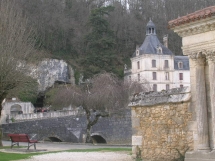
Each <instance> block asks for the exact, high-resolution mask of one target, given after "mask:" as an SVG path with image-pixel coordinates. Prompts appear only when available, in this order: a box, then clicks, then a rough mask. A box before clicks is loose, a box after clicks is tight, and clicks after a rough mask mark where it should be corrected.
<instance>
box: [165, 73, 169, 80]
mask: <svg viewBox="0 0 215 161" xmlns="http://www.w3.org/2000/svg"><path fill="white" fill-rule="evenodd" d="M165 80H169V72H166V73H165Z"/></svg>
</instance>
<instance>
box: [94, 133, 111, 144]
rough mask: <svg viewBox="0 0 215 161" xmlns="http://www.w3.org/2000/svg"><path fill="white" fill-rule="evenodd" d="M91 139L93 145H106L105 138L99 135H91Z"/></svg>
mask: <svg viewBox="0 0 215 161" xmlns="http://www.w3.org/2000/svg"><path fill="white" fill-rule="evenodd" d="M91 137H92V140H93V143H94V144H97V143H99V144H107V141H106V139H105V137H104V136H103V135H102V134H100V133H92V134H91Z"/></svg>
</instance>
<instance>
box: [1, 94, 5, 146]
mask: <svg viewBox="0 0 215 161" xmlns="http://www.w3.org/2000/svg"><path fill="white" fill-rule="evenodd" d="M5 97H6V93H2V94H1V96H0V120H1V110H2V101H3V100H4V99H5ZM2 133H3V132H2V126H1V123H0V147H3V144H2Z"/></svg>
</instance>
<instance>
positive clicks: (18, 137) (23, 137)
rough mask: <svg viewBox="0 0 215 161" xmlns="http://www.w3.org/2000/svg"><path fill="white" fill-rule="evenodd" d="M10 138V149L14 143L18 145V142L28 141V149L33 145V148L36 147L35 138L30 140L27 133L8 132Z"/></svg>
mask: <svg viewBox="0 0 215 161" xmlns="http://www.w3.org/2000/svg"><path fill="white" fill-rule="evenodd" d="M8 136H9V137H10V139H11V149H12V148H13V146H14V145H17V146H19V142H26V143H28V150H29V148H30V147H31V146H32V145H34V149H36V143H38V141H37V140H30V139H29V137H28V135H27V134H8Z"/></svg>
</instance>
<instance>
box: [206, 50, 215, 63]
mask: <svg viewBox="0 0 215 161" xmlns="http://www.w3.org/2000/svg"><path fill="white" fill-rule="evenodd" d="M205 55H206V59H207V61H208V63H215V51H214V50H210V51H208V52H207V53H206V54H205Z"/></svg>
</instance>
